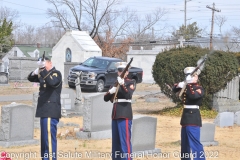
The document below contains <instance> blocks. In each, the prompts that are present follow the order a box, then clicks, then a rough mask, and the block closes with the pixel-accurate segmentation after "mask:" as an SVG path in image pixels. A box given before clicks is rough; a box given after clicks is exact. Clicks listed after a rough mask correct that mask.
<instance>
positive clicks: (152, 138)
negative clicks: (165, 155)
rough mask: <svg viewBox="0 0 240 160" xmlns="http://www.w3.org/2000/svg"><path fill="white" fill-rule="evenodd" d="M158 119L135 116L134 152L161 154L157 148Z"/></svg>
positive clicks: (133, 125)
mask: <svg viewBox="0 0 240 160" xmlns="http://www.w3.org/2000/svg"><path fill="white" fill-rule="evenodd" d="M156 129H157V118H155V117H150V116H144V115H134V116H133V124H132V139H131V141H132V151H133V153H137V152H151V153H153V152H156V153H157V152H160V149H156V148H155V142H156Z"/></svg>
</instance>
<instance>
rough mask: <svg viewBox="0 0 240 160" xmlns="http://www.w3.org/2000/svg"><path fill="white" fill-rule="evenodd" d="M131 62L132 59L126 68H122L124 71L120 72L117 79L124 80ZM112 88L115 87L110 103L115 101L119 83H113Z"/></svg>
mask: <svg viewBox="0 0 240 160" xmlns="http://www.w3.org/2000/svg"><path fill="white" fill-rule="evenodd" d="M132 61H133V58H131V59H130V62H129V63H128V64H127V66H126V67H125V68H124V70H123V71H122V73H121V75H120V76H119V77H121V78H124V76H125V74H126V72H127V71H128V69H129V67H130V64H131V63H132ZM113 87H117V88H116V92H115V93H114V95H113V96H112V97H111V99H110V101H111V102H112V103H113V102H114V100H115V99H116V96H117V92H118V89H119V83H118V81H116V82H115V84H114V85H113Z"/></svg>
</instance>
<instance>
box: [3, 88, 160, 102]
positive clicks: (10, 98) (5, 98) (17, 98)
mask: <svg viewBox="0 0 240 160" xmlns="http://www.w3.org/2000/svg"><path fill="white" fill-rule="evenodd" d="M158 92H160V91H159V90H158V91H135V92H134V95H142V96H143V95H148V94H154V93H158ZM92 93H94V92H83V96H84V95H89V94H92ZM32 99H33V94H21V95H5V96H0V102H9V101H10V102H15V101H28V100H32Z"/></svg>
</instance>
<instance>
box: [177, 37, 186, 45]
mask: <svg viewBox="0 0 240 160" xmlns="http://www.w3.org/2000/svg"><path fill="white" fill-rule="evenodd" d="M178 41H179V42H180V47H183V42H185V39H183V36H180V39H178Z"/></svg>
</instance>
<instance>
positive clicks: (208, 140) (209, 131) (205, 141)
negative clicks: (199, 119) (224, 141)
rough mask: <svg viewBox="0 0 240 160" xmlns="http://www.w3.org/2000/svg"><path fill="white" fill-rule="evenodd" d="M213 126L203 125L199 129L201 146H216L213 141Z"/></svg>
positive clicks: (209, 124) (215, 142)
mask: <svg viewBox="0 0 240 160" xmlns="http://www.w3.org/2000/svg"><path fill="white" fill-rule="evenodd" d="M214 137H215V124H213V123H204V124H203V125H202V127H201V133H200V141H201V143H202V145H203V146H216V145H218V142H217V141H215V140H214Z"/></svg>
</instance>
